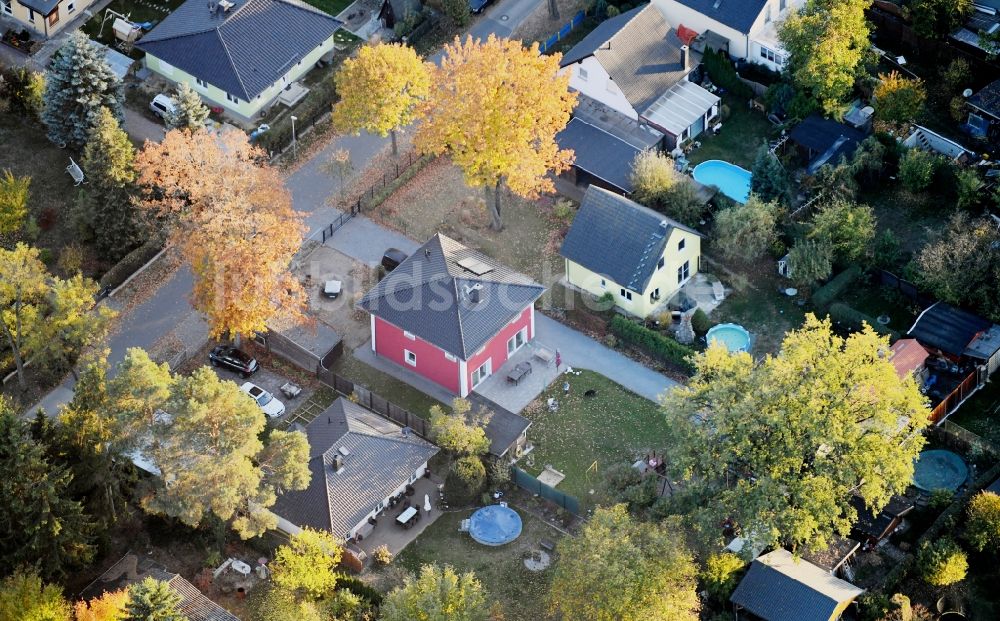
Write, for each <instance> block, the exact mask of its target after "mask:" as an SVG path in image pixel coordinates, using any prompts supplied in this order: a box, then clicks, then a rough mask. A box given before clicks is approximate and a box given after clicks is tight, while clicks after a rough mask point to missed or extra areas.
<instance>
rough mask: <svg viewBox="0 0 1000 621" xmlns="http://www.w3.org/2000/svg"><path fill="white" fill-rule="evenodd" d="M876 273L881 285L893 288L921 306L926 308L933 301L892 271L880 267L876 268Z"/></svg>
mask: <svg viewBox="0 0 1000 621" xmlns="http://www.w3.org/2000/svg"><path fill="white" fill-rule="evenodd" d="M878 275H879V280H880V281H881V284H882V286H883V287H889V288H891V289H895V290H896V291H898V292H899V293H901V294H903V295H904V296H906V297H907V298H909V299H911V300H913V301H914V302H916V303H917V304H918V305H920V306H921V307H922V308H927V307H928V306H930V305H931V304H933V303H934V302H935V300H934V298H932V297H930V296H927V295H924V294H923V293H921V292H920V289H918V288H917V286H916V285H915V284H913V283H912V282H910V281H908V280H903V279H902V278H900V277H899V276H896V275H895V274H893V273H892V272H887V271H885V270H883V269H880V270H878Z"/></svg>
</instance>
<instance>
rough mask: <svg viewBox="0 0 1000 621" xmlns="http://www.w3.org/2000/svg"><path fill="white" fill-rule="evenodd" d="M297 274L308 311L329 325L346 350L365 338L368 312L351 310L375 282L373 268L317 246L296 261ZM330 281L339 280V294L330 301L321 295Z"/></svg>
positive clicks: (356, 345) (367, 329) (340, 253)
mask: <svg viewBox="0 0 1000 621" xmlns="http://www.w3.org/2000/svg"><path fill="white" fill-rule="evenodd" d="M297 275H298V276H299V279H300V280H301V282H302V283H303V286H304V287H305V289H306V293H307V295H308V296H309V313H310V314H312V315H314V316H316V317H317V318H318V319H319V320H321V321H322V322H323V323H325V324H327V325H329V326H330V327H331V328H333V329H334V330H335V331H336V332H337V334H339V335H340V337H341V339H343V342H344V346H345V348H346V349H354V348H356V347H358V346H359V345H361V344H363V343H365V342H367V341H368V339H369V334H368V331H369V329H370V328H369V320H368V315H367V314H364V313H361V312H360V311H357V310H355V308H354V304H355V302H357V300H358V299H360V298H361V296H362V295H364V293H365V291H366V290H367V289H368V288H369V287H372V286H374V285H375V283H376V280H375V278H376V276H375V272H374V271H373V268H370V267H368V266H367V265H365V264H364V263H362V262H360V261H356V260H354V259H352V258H351V257H349V256H347V255H346V254H344V253H342V252H340V251H338V250H334V249H333V248H330V247H329V246H325V245H317V246H316V247H315V248H314V249H313V250H312V252H311V253H310V254H309V256H307V257H306V258H305V259H304V260H303V261H302V262H301V263H300V267H299V269H298V272H297ZM330 280H336V281H340V283H341V290H340V294H339V295H338V296H337V298H336V299H332V300H331V299H330V298H328V297H326V296H325V295H324V294H323V290H324V286H325V285H326V283H327V281H330Z"/></svg>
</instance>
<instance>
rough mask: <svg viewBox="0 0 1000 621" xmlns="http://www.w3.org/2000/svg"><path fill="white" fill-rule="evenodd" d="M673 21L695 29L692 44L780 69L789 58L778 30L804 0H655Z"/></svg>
mask: <svg viewBox="0 0 1000 621" xmlns="http://www.w3.org/2000/svg"><path fill="white" fill-rule="evenodd" d="M653 4H655V5H656V7H657V8H658V9H660V11H661V12H662V13H663V15H664V16H665V17H666V18H667V21H669V22H670V23H672V24H676V25H678V27H680V26H683V27H684V28H685V29H690V30H692V31H694V32H695V33H696V34H697V36H696V37H695V38H694V40H693V41H692V42H691V47H693V48H694V49H696V50H698V51H702V52H707V51H709V50H712V51H715V52H722V53H723V54H726V55H727V56H729V57H730V58H736V59H741V60H746V61H749V62H755V63H759V64H761V65H764V66H766V67H768V68H769V69H773V70H775V71H781V69H782V68H783V67H784V66H785V62H786V61H787V59H788V55H787V54H786V52H785V50H784V48H783V46H782V45H781V41H780V40H779V37H778V31H779V30H780V28H781V24H782V22H784V20H785V19H786V18H787V17H788V15H789V14H790V13H791V12H792V11H795V10H797V9H799V8H801V7H802V6H803V5H804V4H805V0H653Z"/></svg>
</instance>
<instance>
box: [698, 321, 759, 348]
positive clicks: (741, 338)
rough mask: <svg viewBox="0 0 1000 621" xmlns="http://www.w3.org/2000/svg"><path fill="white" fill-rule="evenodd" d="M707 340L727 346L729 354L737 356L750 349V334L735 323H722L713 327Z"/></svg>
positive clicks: (706, 337)
mask: <svg viewBox="0 0 1000 621" xmlns="http://www.w3.org/2000/svg"><path fill="white" fill-rule="evenodd" d="M705 340H706V341H707V342H708V343H709V344H711V343H712V341H716V342H718V343H719V344H720V345H723V346H725V348H726V349H728V350H729V353H731V354H735V353H737V352H741V351H747V350H748V349H750V333H749V332H747V331H746V328H744V327H743V326H741V325H737V324H735V323H721V324H719V325H717V326H713V327H712V328H711V329H710V330H709V331H708V333H707V334H706V335H705Z"/></svg>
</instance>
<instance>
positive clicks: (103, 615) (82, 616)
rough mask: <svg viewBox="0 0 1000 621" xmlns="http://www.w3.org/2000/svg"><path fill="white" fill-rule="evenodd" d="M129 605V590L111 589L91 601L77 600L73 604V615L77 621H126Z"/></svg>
mask: <svg viewBox="0 0 1000 621" xmlns="http://www.w3.org/2000/svg"><path fill="white" fill-rule="evenodd" d="M127 605H128V591H126V590H125V589H122V590H120V591H109V592H107V593H104V594H103V595H101V596H100V597H95V598H93V599H91V600H90V601H89V602H86V601H83V600H81V601H78V602H76V603H75V604H73V615H74V618H75V619H76V621H124V619H125V616H126V613H125V606H127Z"/></svg>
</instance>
